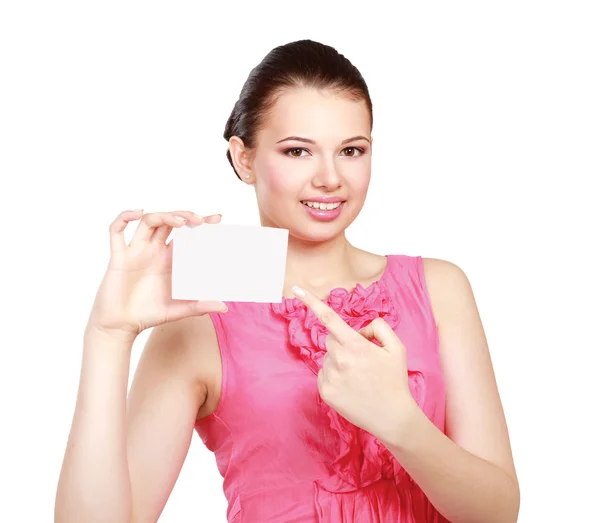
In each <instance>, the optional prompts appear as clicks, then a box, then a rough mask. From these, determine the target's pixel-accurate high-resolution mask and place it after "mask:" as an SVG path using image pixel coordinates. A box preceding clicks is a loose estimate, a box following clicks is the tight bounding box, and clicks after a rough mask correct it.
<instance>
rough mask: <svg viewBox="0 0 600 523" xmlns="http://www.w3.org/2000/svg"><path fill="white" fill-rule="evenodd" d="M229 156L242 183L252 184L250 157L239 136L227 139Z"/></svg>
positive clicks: (252, 175)
mask: <svg viewBox="0 0 600 523" xmlns="http://www.w3.org/2000/svg"><path fill="white" fill-rule="evenodd" d="M229 154H230V156H231V161H232V162H233V166H234V167H235V170H236V172H237V173H238V174H239V176H240V178H241V179H242V181H244V182H246V183H249V184H252V183H253V182H254V172H253V170H252V155H251V153H250V151H249V150H248V149H246V147H245V146H244V142H243V141H242V139H241V138H240V137H239V136H232V137H231V138H230V139H229Z"/></svg>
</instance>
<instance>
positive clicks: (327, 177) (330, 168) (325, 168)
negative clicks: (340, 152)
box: [313, 160, 342, 189]
mask: <svg viewBox="0 0 600 523" xmlns="http://www.w3.org/2000/svg"><path fill="white" fill-rule="evenodd" d="M341 183H342V177H341V175H340V173H339V169H338V168H337V167H336V165H335V162H334V161H333V160H329V161H324V162H323V163H321V164H320V165H319V168H318V171H317V173H316V174H315V176H314V178H313V185H315V187H327V188H331V189H336V188H337V187H339V186H340V185H341Z"/></svg>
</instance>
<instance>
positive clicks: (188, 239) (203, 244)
mask: <svg viewBox="0 0 600 523" xmlns="http://www.w3.org/2000/svg"><path fill="white" fill-rule="evenodd" d="M288 234H289V231H288V230H287V229H278V228H273V227H261V226H253V225H233V224H223V223H217V224H209V223H203V224H201V225H199V226H190V225H188V224H186V225H184V226H183V227H179V228H177V229H173V240H172V241H173V285H172V297H173V299H175V300H220V301H240V302H258V303H279V302H281V299H282V296H283V284H284V277H285V264H286V258H287V246H288Z"/></svg>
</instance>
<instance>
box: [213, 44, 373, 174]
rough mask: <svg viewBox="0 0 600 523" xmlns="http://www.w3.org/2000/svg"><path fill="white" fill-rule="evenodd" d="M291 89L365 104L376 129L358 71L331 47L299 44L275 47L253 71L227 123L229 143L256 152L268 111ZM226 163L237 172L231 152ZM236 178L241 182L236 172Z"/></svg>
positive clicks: (362, 79)
mask: <svg viewBox="0 0 600 523" xmlns="http://www.w3.org/2000/svg"><path fill="white" fill-rule="evenodd" d="M290 87H312V88H316V89H327V90H330V91H333V92H335V93H343V94H344V95H345V96H348V97H349V98H351V99H352V100H357V101H358V100H365V102H366V103H367V107H368V109H369V115H370V117H371V130H372V129H373V105H372V103H371V97H370V96H369V90H368V88H367V84H366V82H365V80H364V78H363V77H362V75H361V74H360V72H359V71H358V69H357V68H356V67H355V66H354V65H352V64H351V63H350V61H349V60H348V59H347V58H346V57H345V56H344V55H342V54H340V53H338V52H337V51H336V50H335V49H334V48H333V47H331V46H328V45H325V44H321V43H319V42H314V41H312V40H298V41H296V42H290V43H288V44H285V45H281V46H279V47H275V48H274V49H273V50H272V51H270V52H269V54H267V56H265V57H264V58H263V60H262V62H260V64H258V65H257V66H256V67H255V68H254V69H252V71H251V72H250V75H249V76H248V79H247V80H246V82H245V83H244V86H243V87H242V91H241V92H240V97H239V99H238V101H237V102H236V103H235V106H234V108H233V111H231V115H230V116H229V119H228V120H227V124H226V125H225V132H224V133H223V138H225V140H227V141H228V142H229V139H230V138H231V137H232V136H238V137H239V138H240V139H241V140H242V141H243V142H244V146H245V147H246V148H248V149H253V148H254V147H255V146H256V143H255V141H256V135H257V133H258V131H259V130H260V126H261V124H262V123H263V122H264V121H265V117H266V116H267V115H268V113H269V110H270V109H271V108H272V107H273V105H274V104H275V102H276V101H277V97H278V96H279V95H280V94H281V93H282V92H283V91H284V90H285V89H287V88H290ZM227 159H228V160H229V163H230V164H231V167H233V170H234V171H235V167H234V165H233V162H232V161H231V154H230V153H229V149H227ZM235 174H236V175H237V177H238V178H240V175H239V174H238V173H237V171H235ZM240 179H241V178H240Z"/></svg>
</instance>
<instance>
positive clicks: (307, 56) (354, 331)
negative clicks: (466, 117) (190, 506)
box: [56, 40, 519, 523]
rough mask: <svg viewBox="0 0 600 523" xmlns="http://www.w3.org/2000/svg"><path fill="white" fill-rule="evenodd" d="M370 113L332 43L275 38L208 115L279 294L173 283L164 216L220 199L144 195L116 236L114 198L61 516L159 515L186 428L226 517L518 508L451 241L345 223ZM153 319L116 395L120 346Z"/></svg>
mask: <svg viewBox="0 0 600 523" xmlns="http://www.w3.org/2000/svg"><path fill="white" fill-rule="evenodd" d="M372 128H373V112H372V105H371V99H370V96H369V91H368V89H367V86H366V83H365V81H364V79H363V77H362V76H361V74H360V72H359V71H358V70H357V69H356V67H354V66H353V65H352V63H351V62H350V61H349V60H348V59H347V58H346V57H344V56H343V55H341V54H340V53H338V52H337V51H336V50H335V49H334V48H332V47H330V46H327V45H324V44H321V43H318V42H314V41H311V40H301V41H298V42H292V43H289V44H286V45H282V46H280V47H277V48H275V49H273V50H272V51H271V52H270V53H269V54H268V55H267V56H266V57H265V58H264V59H263V60H262V62H261V63H260V64H259V65H258V66H257V67H255V68H254V69H253V70H252V71H251V73H250V76H249V77H248V79H247V81H246V83H245V85H244V86H243V88H242V91H241V93H240V97H239V100H238V101H237V102H236V103H235V106H234V108H233V111H232V113H231V116H230V117H229V119H228V121H227V124H226V128H225V132H224V137H225V139H226V140H227V142H228V150H227V159H228V160H229V162H230V164H231V166H232V168H233V170H234V172H235V174H236V176H237V177H238V178H239V179H240V180H241V181H242V182H243V183H246V184H249V185H250V186H252V187H253V188H254V191H255V194H256V201H257V204H258V209H259V215H260V221H261V225H263V226H265V227H276V228H283V229H287V230H288V231H289V238H288V252H287V261H286V268H285V269H286V270H285V280H284V288H283V295H282V297H281V300H280V301H279V302H277V303H270V304H269V303H267V304H265V303H253V302H226V304H225V305H227V309H225V312H226V313H225V314H223V312H224V309H223V308H222V307H223V304H221V303H202V304H197V303H174V302H173V300H171V299H170V293H169V292H168V291H169V290H170V287H169V286H170V283H171V281H170V271H171V265H170V264H171V257H172V251H171V250H170V249H171V245H172V242H171V244H169V245H165V241H166V238H167V236H168V235H169V233H170V232H171V230H172V228H173V227H176V226H181V224H182V223H185V221H188V222H190V223H193V224H196V225H200V224H204V223H218V221H219V220H220V216H215V217H206V218H201V217H198V216H195V215H194V214H193V213H192V212H190V211H181V212H178V213H177V214H178V216H175V215H172V213H152V214H150V215H143V216H142V217H141V222H140V225H139V227H138V229H137V231H136V233H135V235H134V239H133V240H132V246H133V247H134V248H132V249H129V248H128V246H127V245H125V243H124V240H123V231H124V229H125V226H126V225H127V222H128V221H132V220H134V219H138V218H140V215H139V213H140V212H141V211H131V212H126V213H123V214H122V216H119V217H118V218H117V219H116V220H115V222H114V223H113V225H112V226H111V246H112V255H111V256H112V258H111V264H110V266H109V269H110V270H109V271H108V272H107V276H106V278H105V280H104V281H103V284H102V287H101V289H100V291H99V294H98V298H97V301H96V303H95V306H94V309H93V311H92V314H91V315H90V324H89V326H88V329H87V330H86V339H85V346H84V361H83V368H82V378H81V383H80V390H81V393H80V401H79V402H78V405H77V412H76V416H75V419H74V422H73V429H72V433H71V439H72V441H76V444H71V445H69V446H68V449H67V453H66V456H65V462H64V465H63V471H62V474H61V480H60V483H59V489H58V495H57V509H56V514H57V518H56V521H57V522H66V521H92V520H95V521H100V520H102V521H112V522H114V523H131V522H137V521H157V520H158V518H159V516H160V514H161V512H162V510H163V507H164V506H165V503H166V501H167V499H168V498H169V495H170V492H171V490H172V488H173V486H174V484H175V481H176V479H177V477H178V475H179V471H180V470H181V466H182V464H183V461H184V459H185V456H186V454H187V450H188V448H189V444H190V439H191V437H192V435H193V431H194V429H195V430H196V432H197V433H198V435H199V436H200V437H201V438H202V440H203V442H204V443H205V445H206V447H207V448H208V449H210V450H211V451H212V452H214V454H215V458H216V461H217V465H218V468H219V471H220V473H221V474H222V476H223V479H224V481H223V489H224V492H225V496H226V497H227V500H228V504H229V505H228V510H227V519H228V521H229V522H232V523H233V522H237V523H242V522H247V523H249V522H265V523H267V522H273V523H275V522H277V523H283V522H291V521H298V522H300V521H301V522H303V523H309V522H314V523H344V522H361V523H363V522H364V523H383V522H388V521H389V522H392V521H393V522H396V523H417V522H418V523H446V522H448V521H452V522H453V523H462V522H473V521H478V522H479V521H482V522H483V521H485V522H486V523H496V522H498V523H500V522H501V523H509V522H512V521H516V514H517V512H518V501H519V499H518V498H519V490H518V483H517V481H516V473H515V471H514V466H513V464H512V456H511V454H510V446H509V441H508V434H507V432H506V427H505V423H504V417H503V414H502V410H501V408H500V402H499V396H498V391H497V389H496V388H495V384H494V382H493V373H492V368H491V364H490V362H489V360H488V352H487V346H486V345H485V342H484V338H483V336H482V328H481V326H480V323H479V317H478V314H477V312H476V309H475V308H474V306H473V305H474V300H473V298H472V295H471V294H470V288H469V286H468V285H467V284H466V278H464V277H463V276H462V272H461V271H460V270H459V269H458V267H456V266H454V265H453V264H451V263H450V262H445V261H443V260H434V261H432V260H428V261H427V263H426V262H425V260H424V259H423V258H421V257H420V256H408V255H405V254H388V255H384V256H382V255H378V254H374V253H370V252H367V251H365V250H362V249H360V248H358V247H355V246H354V245H352V244H351V243H350V242H349V241H348V239H347V238H346V230H347V228H348V226H349V225H350V224H352V223H353V222H354V220H355V219H356V217H357V216H358V215H359V213H360V211H361V209H362V207H363V204H364V202H365V198H366V196H367V191H368V188H369V182H370V178H371V157H372V144H373V140H372V138H371V131H372ZM240 263H242V264H243V260H240ZM148 270H149V271H150V273H151V276H147V277H141V276H139V275H140V274H142V275H143V274H145V271H148ZM123 274H127V275H138V276H130V277H128V278H126V277H124V276H123ZM156 274H160V275H162V276H161V278H160V279H157V278H156ZM249 276H250V277H252V275H249ZM136 277H137V278H138V279H135V278H136ZM296 286H299V287H301V288H303V289H305V292H304V294H301V295H298V296H295V295H294V293H293V292H292V289H293V288H296ZM149 297H150V298H151V299H149ZM175 320H178V321H175ZM149 327H157V328H155V329H154V330H153V331H152V333H151V335H150V337H149V339H148V342H147V344H146V347H145V348H144V352H143V353H142V356H141V358H140V363H139V365H138V368H137V369H136V375H135V377H134V380H133V383H132V386H131V391H130V394H129V397H128V399H127V410H126V412H125V409H124V407H125V402H124V401H123V400H124V397H125V391H126V388H127V380H128V370H129V369H128V364H129V351H130V349H131V344H132V343H133V339H135V337H136V336H137V335H138V334H139V333H140V332H141V331H142V330H144V329H146V328H149ZM465 391H467V392H465ZM125 414H126V416H125ZM125 418H126V423H125V421H124V420H125ZM97 426H100V427H102V428H103V431H102V432H101V436H100V437H99V436H98V435H97V434H98V433H97V431H96V427H97ZM451 437H454V438H455V441H453V440H452V439H451ZM89 463H91V464H92V465H88V464H89ZM115 471H116V472H115ZM474 493H476V495H473V494H474ZM90 500H91V501H90ZM200 519H205V518H202V517H201V518H200Z"/></svg>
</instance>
